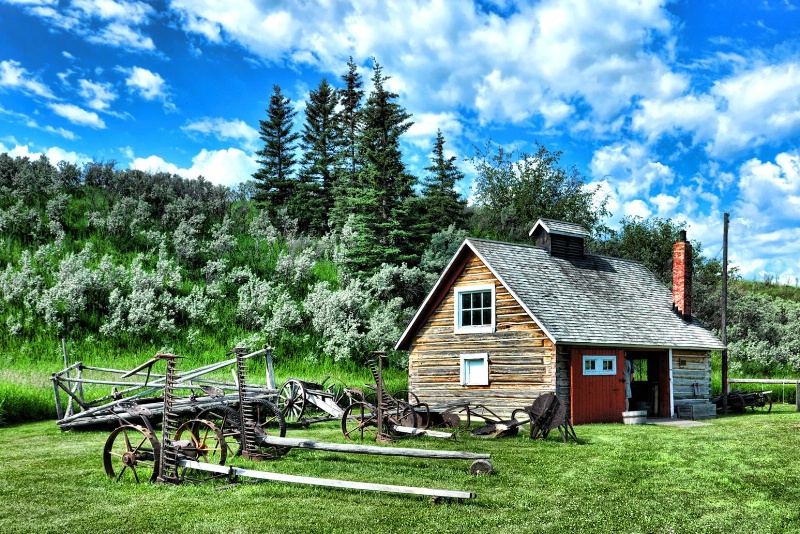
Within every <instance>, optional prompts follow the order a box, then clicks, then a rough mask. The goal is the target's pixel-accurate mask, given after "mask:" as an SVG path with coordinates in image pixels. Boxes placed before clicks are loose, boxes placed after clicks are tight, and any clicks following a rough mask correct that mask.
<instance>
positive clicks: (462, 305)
mask: <svg viewBox="0 0 800 534" xmlns="http://www.w3.org/2000/svg"><path fill="white" fill-rule="evenodd" d="M454 292H455V301H456V302H455V318H454V319H455V333H456V334H472V333H490V332H494V323H495V306H494V284H487V285H479V286H477V285H476V286H461V287H456V288H454Z"/></svg>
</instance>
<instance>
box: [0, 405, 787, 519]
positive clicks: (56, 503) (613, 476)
mask: <svg viewBox="0 0 800 534" xmlns="http://www.w3.org/2000/svg"><path fill="white" fill-rule="evenodd" d="M576 430H577V432H578V436H579V437H580V438H581V443H580V444H578V445H575V444H568V445H564V444H561V443H560V442H558V441H556V440H555V439H554V438H553V437H552V436H551V437H550V439H549V440H548V441H546V442H541V441H536V442H532V441H530V440H529V439H528V438H526V437H522V436H520V437H514V438H507V439H489V440H484V439H479V438H471V437H462V438H460V439H459V441H456V442H453V441H444V440H431V439H418V440H416V441H408V442H404V443H403V445H406V446H412V447H430V448H440V449H460V450H469V451H474V452H490V453H491V454H492V461H493V463H494V465H495V469H496V471H497V474H496V475H494V476H490V477H481V478H473V477H471V476H470V475H469V474H468V462H464V461H455V460H446V461H435V460H420V459H404V458H383V457H380V458H378V457H369V456H357V455H349V456H347V455H337V454H333V453H322V452H311V451H301V450H294V451H292V452H290V453H289V454H288V455H287V456H286V457H284V458H283V459H281V460H278V461H275V462H270V463H265V464H258V465H255V466H254V467H256V468H259V469H266V470H272V471H277V472H285V473H294V474H303V475H310V476H322V477H334V478H342V479H350V480H363V481H378V482H384V483H393V484H404V485H418V486H428V487H440V488H449V489H460V490H471V491H474V492H475V493H477V495H478V497H477V499H475V500H474V501H471V502H467V503H465V504H460V505H459V504H457V503H445V504H440V505H432V504H431V503H430V502H429V501H428V500H427V499H425V498H422V497H408V496H396V495H389V494H374V493H359V492H352V491H344V490H333V489H322V488H310V487H305V486H293V485H288V484H279V483H256V484H242V485H238V486H235V487H232V488H229V489H227V490H224V491H222V490H219V489H218V488H215V486H214V485H213V484H211V483H206V484H203V485H196V486H192V485H183V486H180V487H167V486H161V485H149V484H143V485H138V486H137V485H131V484H118V483H114V482H112V481H110V480H108V479H107V478H106V477H105V474H104V473H103V469H102V461H101V451H102V447H103V443H104V441H105V439H106V436H107V433H106V432H87V433H63V434H62V433H60V432H59V431H58V430H57V428H56V426H55V425H54V424H53V423H52V422H43V423H33V424H26V425H19V426H14V427H7V428H0V480H3V482H4V483H3V484H2V485H0V502H2V503H3V505H2V506H0V531H2V532H79V531H80V532H103V531H119V532H172V531H175V530H181V531H193V532H209V533H214V534H218V533H219V532H226V533H227V532H262V533H263V532H313V531H325V532H366V531H379V532H422V531H425V532H491V531H496V532H531V531H534V532H535V531H544V532H548V531H549V532H734V531H737V532H787V531H792V530H793V529H794V530H795V531H796V529H797V528H798V525H800V511H798V508H797V506H796V503H797V502H798V500H800V471H798V469H797V465H798V464H800V450H798V448H797V447H796V443H797V437H798V430H800V414H798V413H797V412H795V411H794V407H793V406H779V407H776V409H775V410H773V413H772V414H761V413H756V414H748V415H747V416H731V417H727V418H721V419H717V420H715V421H713V422H712V424H711V425H709V426H703V427H695V428H671V427H657V426H640V427H632V426H624V425H584V426H580V427H578V428H576ZM288 435H289V436H295V437H301V436H306V437H310V438H314V439H324V440H328V441H338V442H341V441H342V438H341V434H340V433H339V431H338V429H337V427H336V425H335V424H329V425H323V426H317V427H314V428H312V429H310V430H304V431H298V430H292V431H290V432H289V434H288ZM233 463H234V464H236V465H246V462H244V461H243V460H242V459H240V458H237V459H234V460H233ZM250 465H252V464H250Z"/></svg>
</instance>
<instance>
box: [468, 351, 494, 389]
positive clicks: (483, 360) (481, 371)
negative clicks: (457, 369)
mask: <svg viewBox="0 0 800 534" xmlns="http://www.w3.org/2000/svg"><path fill="white" fill-rule="evenodd" d="M461 385H462V386H488V385H489V355H488V354H487V353H485V352H484V353H482V354H462V355H461Z"/></svg>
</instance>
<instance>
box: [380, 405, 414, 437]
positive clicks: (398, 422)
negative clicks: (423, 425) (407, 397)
mask: <svg viewBox="0 0 800 534" xmlns="http://www.w3.org/2000/svg"><path fill="white" fill-rule="evenodd" d="M385 411H386V412H385V415H384V417H386V425H387V427H388V428H387V429H386V430H387V431H388V433H389V434H391V435H393V436H398V435H402V436H404V435H406V434H404V433H402V432H395V430H394V427H395V426H405V427H411V428H417V412H416V411H414V408H413V407H412V406H411V405H410V404H409V403H407V402H405V401H397V403H396V404H395V406H392V407H389V408H385Z"/></svg>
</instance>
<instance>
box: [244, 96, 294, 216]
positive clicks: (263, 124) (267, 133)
mask: <svg viewBox="0 0 800 534" xmlns="http://www.w3.org/2000/svg"><path fill="white" fill-rule="evenodd" d="M272 88H273V93H272V96H271V97H270V99H269V108H268V109H267V120H260V121H258V122H259V125H260V129H259V136H260V138H261V140H262V141H264V148H263V149H262V150H259V151H258V152H256V154H258V156H260V158H259V160H258V163H259V165H261V167H260V168H259V169H258V170H257V171H256V172H255V173H254V174H253V178H255V180H256V188H257V189H258V192H257V193H256V197H255V200H256V201H257V202H260V203H262V204H263V205H264V207H265V208H266V209H267V212H268V213H269V214H270V216H274V215H275V214H276V213H277V212H278V210H280V209H281V207H284V206H287V204H288V203H289V201H290V200H291V199H292V197H293V196H294V193H295V189H296V182H295V181H294V180H293V178H292V168H293V167H294V163H295V159H294V158H295V156H294V149H295V143H296V141H297V139H298V137H299V135H298V134H297V133H296V132H292V119H294V116H295V115H297V112H296V111H294V110H293V109H292V107H291V100H289V98H287V97H285V96H283V95H282V94H281V88H280V87H279V86H278V85H273V86H272Z"/></svg>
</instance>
